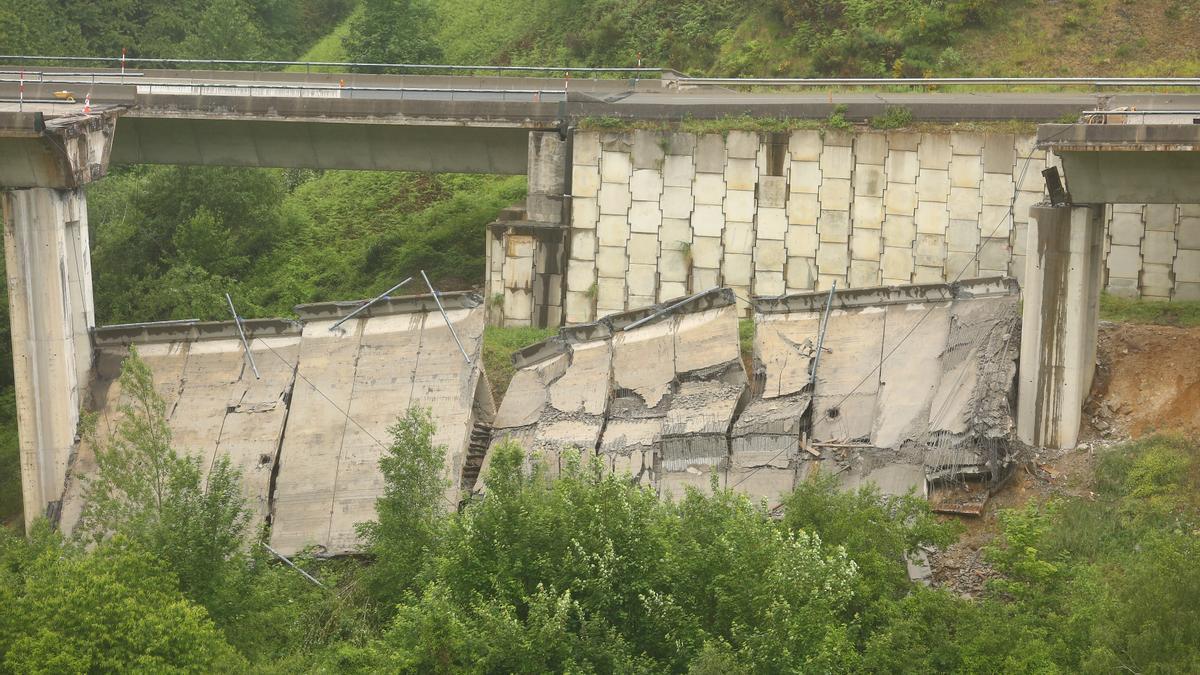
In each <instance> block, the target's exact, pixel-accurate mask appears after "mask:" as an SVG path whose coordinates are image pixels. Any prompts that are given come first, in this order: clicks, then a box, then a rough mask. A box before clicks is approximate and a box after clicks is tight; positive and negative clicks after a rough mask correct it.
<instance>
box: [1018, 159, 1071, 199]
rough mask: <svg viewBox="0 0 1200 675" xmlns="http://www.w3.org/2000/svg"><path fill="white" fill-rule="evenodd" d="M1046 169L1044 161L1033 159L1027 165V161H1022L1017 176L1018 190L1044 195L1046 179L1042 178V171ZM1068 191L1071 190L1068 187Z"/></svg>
mask: <svg viewBox="0 0 1200 675" xmlns="http://www.w3.org/2000/svg"><path fill="white" fill-rule="evenodd" d="M1027 164H1028V165H1027ZM1045 168H1046V162H1044V161H1041V160H1037V159H1032V160H1028V163H1027V162H1026V160H1021V166H1020V167H1018V168H1017V173H1016V174H1015V176H1016V179H1017V189H1018V190H1024V191H1026V192H1036V193H1038V194H1044V193H1045V191H1046V179H1045V178H1043V177H1042V170H1043V169H1045ZM1022 172H1024V173H1022ZM1067 189H1068V190H1069V189H1070V188H1069V187H1068V188H1067Z"/></svg>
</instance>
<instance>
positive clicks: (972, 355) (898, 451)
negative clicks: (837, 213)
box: [731, 278, 1018, 498]
mask: <svg viewBox="0 0 1200 675" xmlns="http://www.w3.org/2000/svg"><path fill="white" fill-rule="evenodd" d="M828 300H829V294H828V293H802V294H795V295H791V296H784V297H781V298H760V299H758V300H757V305H758V310H759V312H758V313H757V314H756V322H757V323H756V329H757V330H756V333H755V369H754V372H755V382H754V387H753V389H754V391H755V396H754V397H753V400H752V401H751V402H750V404H749V405H748V406H747V409H746V411H745V413H743V415H742V416H741V418H740V419H739V420H738V422H737V424H736V425H735V426H734V430H733V456H734V464H735V466H737V467H740V469H739V470H741V471H742V472H743V474H744V475H742V476H741V477H739V478H738V479H737V480H736V482H735V481H734V480H733V479H732V476H731V483H733V484H736V485H739V488H740V489H743V490H745V491H746V492H747V493H749V494H752V495H757V496H766V497H768V498H770V497H772V496H773V495H771V494H769V493H764V492H763V491H764V490H779V489H780V488H781V487H786V486H788V484H789V480H791V481H794V480H796V476H797V475H803V474H806V473H807V472H809V471H811V470H813V466H812V465H813V464H814V463H821V464H824V463H827V462H833V463H835V464H837V465H838V466H837V467H836V468H834V469H833V470H834V471H837V472H838V474H839V475H840V479H841V481H842V482H843V483H844V484H845V485H847V486H853V485H857V484H858V483H860V482H861V481H863V480H866V479H869V478H871V476H874V475H876V474H878V473H879V471H880V470H881V469H882V468H884V467H893V466H901V465H902V466H910V467H911V466H918V467H923V471H925V473H927V474H928V476H929V478H930V479H933V480H943V479H948V478H952V477H961V476H962V475H963V474H964V473H967V474H978V475H992V476H995V475H997V474H998V473H999V472H1001V471H1002V470H1003V467H1002V466H1000V464H1001V463H1002V462H1003V460H1004V459H1006V458H1007V449H1008V444H1009V442H1010V439H1011V436H1012V429H1013V425H1012V419H1013V417H1012V411H1011V410H1009V400H1010V397H1011V394H1012V390H1013V383H1014V380H1015V375H1016V356H1017V353H1016V344H1017V342H1018V340H1017V335H1016V332H1015V331H1016V326H1017V303H1018V289H1017V287H1016V284H1015V282H1014V281H1012V280H1011V279H1003V278H995V279H979V280H972V281H964V282H961V283H958V284H928V285H914V286H902V287H883V288H866V289H853V290H847V291H842V292H839V293H835V294H834V296H833V300H832V307H831V311H830V314H829V325H828V327H827V329H826V334H825V340H824V347H825V350H824V353H823V354H822V355H821V359H820V362H819V364H818V365H817V366H816V369H817V372H816V374H815V378H814V380H813V382H812V383H811V384H810V382H809V378H810V377H811V371H810V367H811V366H812V365H813V356H814V355H815V353H816V344H817V343H818V341H819V332H820V320H821V315H822V313H823V311H824V308H825V305H826V303H827V302H828ZM810 401H811V410H810ZM806 415H810V416H811V418H810V419H809V420H805V416H806ZM805 430H808V431H810V433H811V437H810V438H808V439H805V438H804V436H803V435H802V434H804V432H805ZM803 440H806V441H807V444H808V445H807V447H805V446H804V445H802V441H803ZM888 471H891V469H888ZM885 473H886V472H885ZM879 475H882V474H879ZM872 480H873V479H872ZM876 482H877V481H876ZM921 492H922V493H924V488H923V486H922V490H921Z"/></svg>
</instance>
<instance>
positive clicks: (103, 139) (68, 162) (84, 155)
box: [0, 109, 123, 189]
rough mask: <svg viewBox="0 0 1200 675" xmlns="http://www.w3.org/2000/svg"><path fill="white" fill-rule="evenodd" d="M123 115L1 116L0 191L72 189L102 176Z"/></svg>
mask: <svg viewBox="0 0 1200 675" xmlns="http://www.w3.org/2000/svg"><path fill="white" fill-rule="evenodd" d="M122 112H123V111H122V110H120V109H114V110H107V111H105V112H102V113H97V114H94V115H86V116H82V115H81V116H66V117H57V118H46V117H45V116H43V115H42V114H40V113H8V112H6V113H0V187H5V188H31V187H44V188H58V189H72V188H77V187H80V186H82V185H85V184H87V183H89V182H91V181H93V180H96V179H98V178H100V177H102V176H104V175H105V174H106V173H108V163H109V154H110V151H111V149H112V137H113V131H114V127H115V125H116V120H117V117H118V116H120V114H121V113H122Z"/></svg>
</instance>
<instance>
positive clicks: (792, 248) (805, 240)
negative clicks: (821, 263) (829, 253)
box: [784, 225, 820, 258]
mask: <svg viewBox="0 0 1200 675" xmlns="http://www.w3.org/2000/svg"><path fill="white" fill-rule="evenodd" d="M819 242H820V239H819V238H818V237H817V228H816V226H814V225H792V226H790V227H788V231H787V236H786V238H785V239H784V244H785V246H786V247H787V251H788V255H789V256H801V257H805V258H813V257H816V255H817V246H818V245H819Z"/></svg>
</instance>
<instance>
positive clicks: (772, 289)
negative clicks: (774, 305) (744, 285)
mask: <svg viewBox="0 0 1200 675" xmlns="http://www.w3.org/2000/svg"><path fill="white" fill-rule="evenodd" d="M786 291H787V287H786V285H785V284H784V283H783V272H782V271H779V272H763V271H759V272H755V273H754V289H753V293H754V294H755V295H761V296H766V297H774V296H779V295H783V294H784V293H785V292H786Z"/></svg>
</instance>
